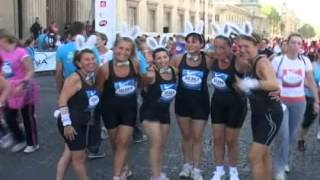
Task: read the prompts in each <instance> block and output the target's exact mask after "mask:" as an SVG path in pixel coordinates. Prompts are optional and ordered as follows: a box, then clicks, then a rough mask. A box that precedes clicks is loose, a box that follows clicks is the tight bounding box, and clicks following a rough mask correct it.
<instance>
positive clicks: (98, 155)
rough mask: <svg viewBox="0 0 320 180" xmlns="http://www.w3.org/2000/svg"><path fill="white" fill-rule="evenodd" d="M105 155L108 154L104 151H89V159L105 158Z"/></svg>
mask: <svg viewBox="0 0 320 180" xmlns="http://www.w3.org/2000/svg"><path fill="white" fill-rule="evenodd" d="M105 156H106V153H103V152H97V153H93V152H88V158H89V159H99V158H104V157H105Z"/></svg>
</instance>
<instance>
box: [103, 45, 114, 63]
mask: <svg viewBox="0 0 320 180" xmlns="http://www.w3.org/2000/svg"><path fill="white" fill-rule="evenodd" d="M112 58H113V51H112V50H110V49H108V51H107V52H106V53H104V54H100V59H101V61H102V63H101V65H102V64H104V63H106V62H109V61H111V60H112Z"/></svg>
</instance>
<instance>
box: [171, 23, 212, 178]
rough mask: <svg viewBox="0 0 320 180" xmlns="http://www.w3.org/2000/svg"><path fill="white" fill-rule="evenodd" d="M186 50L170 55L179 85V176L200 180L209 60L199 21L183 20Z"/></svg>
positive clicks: (207, 114) (177, 111)
mask: <svg viewBox="0 0 320 180" xmlns="http://www.w3.org/2000/svg"><path fill="white" fill-rule="evenodd" d="M186 30H187V33H186V34H187V36H186V41H187V49H188V52H187V53H186V54H183V55H177V56H175V57H173V58H172V61H171V63H172V65H173V66H174V67H176V68H177V69H178V70H179V74H178V76H179V84H178V90H177V95H176V102H175V111H176V114H177V121H178V125H179V127H180V130H181V134H182V138H183V139H182V150H183V156H184V157H183V159H184V165H183V169H182V171H181V172H180V174H179V176H180V177H184V178H186V177H191V178H193V179H194V180H202V179H203V177H202V175H201V170H200V169H199V166H200V160H201V152H202V143H203V139H202V138H203V133H204V129H205V126H206V123H207V120H208V116H209V111H210V110H209V93H208V87H207V76H208V72H209V70H210V67H211V64H210V63H211V61H209V58H207V57H206V55H205V54H204V53H203V52H201V49H202V48H203V47H204V43H205V41H204V38H203V36H202V30H203V22H202V21H200V23H199V24H197V26H196V30H194V29H193V27H192V25H191V23H187V26H186Z"/></svg>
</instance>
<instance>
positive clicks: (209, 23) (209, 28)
mask: <svg viewBox="0 0 320 180" xmlns="http://www.w3.org/2000/svg"><path fill="white" fill-rule="evenodd" d="M211 24H212V19H211V18H210V19H209V21H208V26H207V27H208V33H209V34H212V28H211V26H212V25H211Z"/></svg>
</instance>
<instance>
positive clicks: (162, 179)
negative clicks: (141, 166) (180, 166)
mask: <svg viewBox="0 0 320 180" xmlns="http://www.w3.org/2000/svg"><path fill="white" fill-rule="evenodd" d="M159 180H170V179H169V178H168V177H167V175H166V174H165V173H161V174H160V179H159Z"/></svg>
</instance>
